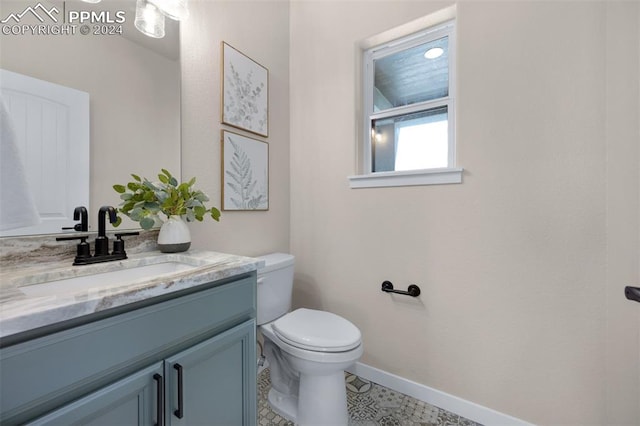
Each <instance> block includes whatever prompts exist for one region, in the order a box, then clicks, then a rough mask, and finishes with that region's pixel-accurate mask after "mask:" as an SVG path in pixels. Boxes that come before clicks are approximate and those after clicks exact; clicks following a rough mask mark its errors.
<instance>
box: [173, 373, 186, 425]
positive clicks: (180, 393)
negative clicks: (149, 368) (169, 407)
mask: <svg viewBox="0 0 640 426" xmlns="http://www.w3.org/2000/svg"><path fill="white" fill-rule="evenodd" d="M173 368H175V369H176V370H178V409H177V410H175V411H174V412H173V414H175V416H176V417H177V418H179V419H181V418H182V417H184V409H183V408H184V406H183V405H182V397H183V393H184V389H183V388H182V366H181V365H180V364H174V366H173Z"/></svg>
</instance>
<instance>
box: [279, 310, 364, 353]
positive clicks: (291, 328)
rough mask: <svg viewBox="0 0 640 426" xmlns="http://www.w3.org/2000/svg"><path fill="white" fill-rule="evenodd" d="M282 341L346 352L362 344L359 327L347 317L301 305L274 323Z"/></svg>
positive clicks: (325, 350) (310, 347) (298, 345)
mask: <svg viewBox="0 0 640 426" xmlns="http://www.w3.org/2000/svg"><path fill="white" fill-rule="evenodd" d="M273 332H274V333H275V335H276V336H278V338H280V339H281V340H282V341H283V342H285V343H287V344H289V345H291V346H294V347H297V348H300V349H305V350H308V351H314V352H345V351H349V350H352V349H354V348H356V347H358V346H359V345H360V340H361V337H362V336H361V334H360V330H359V329H358V328H357V327H356V326H355V325H353V324H352V323H351V322H349V321H347V320H346V319H344V318H342V317H340V316H338V315H335V314H332V313H330V312H325V311H317V310H313V309H306V308H300V309H296V310H295V311H293V312H290V313H288V314H286V315H284V316H282V317H280V318H278V319H277V320H276V321H274V322H273Z"/></svg>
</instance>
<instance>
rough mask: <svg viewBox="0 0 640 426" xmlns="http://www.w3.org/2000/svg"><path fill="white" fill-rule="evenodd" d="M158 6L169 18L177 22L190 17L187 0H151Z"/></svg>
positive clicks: (150, 1)
mask: <svg viewBox="0 0 640 426" xmlns="http://www.w3.org/2000/svg"><path fill="white" fill-rule="evenodd" d="M149 3H153V4H154V5H156V7H157V8H158V9H160V10H161V11H162V13H164V14H165V15H166V16H167V17H169V18H171V19H174V20H176V21H183V20H185V19H187V18H188V17H189V7H188V6H187V0H149Z"/></svg>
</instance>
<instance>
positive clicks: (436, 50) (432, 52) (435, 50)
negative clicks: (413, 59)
mask: <svg viewBox="0 0 640 426" xmlns="http://www.w3.org/2000/svg"><path fill="white" fill-rule="evenodd" d="M443 53H444V49H443V48H442V47H432V48H431V49H429V50H427V51H426V52H424V57H425V58H427V59H435V58H439V57H440V56H442V54H443Z"/></svg>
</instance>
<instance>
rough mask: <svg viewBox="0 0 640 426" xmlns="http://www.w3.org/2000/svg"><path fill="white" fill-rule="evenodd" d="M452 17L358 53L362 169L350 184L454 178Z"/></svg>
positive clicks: (457, 172)
mask: <svg viewBox="0 0 640 426" xmlns="http://www.w3.org/2000/svg"><path fill="white" fill-rule="evenodd" d="M454 29H455V27H454V21H453V20H452V21H448V22H446V23H444V24H440V25H438V26H434V27H431V28H428V29H426V30H423V31H419V32H417V33H413V34H411V35H408V36H404V37H402V38H396V39H395V40H391V41H389V42H387V43H384V44H381V45H378V46H375V47H371V48H369V49H367V50H365V51H364V52H363V75H362V80H363V111H364V116H363V133H362V134H363V139H364V141H363V150H362V153H363V158H362V173H363V174H362V175H360V176H352V177H350V181H351V187H352V188H358V187H370V186H400V185H425V184H433V183H459V182H461V180H462V169H460V168H455V137H454V133H455V132H454V130H455V127H454V112H455V109H454V94H455V90H454V81H455V79H454V70H455V62H454V59H455V31H454Z"/></svg>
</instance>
